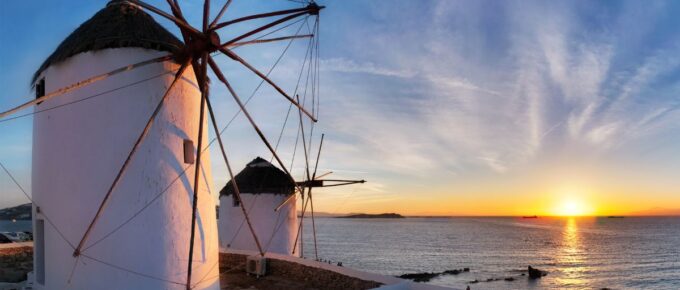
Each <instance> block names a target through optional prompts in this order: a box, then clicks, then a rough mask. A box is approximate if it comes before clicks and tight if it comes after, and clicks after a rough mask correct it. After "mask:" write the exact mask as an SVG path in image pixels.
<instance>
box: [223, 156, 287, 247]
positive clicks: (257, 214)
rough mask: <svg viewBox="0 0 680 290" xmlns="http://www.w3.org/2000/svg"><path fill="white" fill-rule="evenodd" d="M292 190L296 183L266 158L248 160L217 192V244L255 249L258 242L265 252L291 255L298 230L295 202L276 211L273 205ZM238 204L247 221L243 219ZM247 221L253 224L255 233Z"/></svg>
mask: <svg viewBox="0 0 680 290" xmlns="http://www.w3.org/2000/svg"><path fill="white" fill-rule="evenodd" d="M234 181H235V182H236V184H237V185H238V189H239V190H240V199H239V197H238V195H237V194H236V192H235V190H234ZM294 191H295V184H294V183H293V182H292V181H291V180H290V178H289V177H288V175H286V174H285V173H284V172H283V171H281V170H280V169H278V168H276V167H275V166H274V165H273V164H271V163H269V162H268V161H267V160H264V159H262V158H260V157H257V158H255V159H254V160H253V161H251V162H250V163H248V165H246V168H244V169H243V170H242V171H241V172H239V173H238V174H237V175H236V176H235V177H234V179H233V180H230V181H229V182H228V183H227V185H226V186H224V188H223V189H222V190H221V191H220V209H219V216H220V220H219V236H220V247H222V248H230V249H239V250H251V251H257V250H259V249H258V244H260V246H262V247H263V250H264V251H267V252H273V253H279V254H284V255H291V253H292V252H293V249H294V245H295V235H296V233H297V222H298V218H297V212H296V207H295V204H296V203H295V202H288V203H286V204H285V205H284V206H283V207H282V208H281V209H280V210H279V211H278V212H276V213H275V212H274V208H275V207H276V206H278V205H279V204H281V203H282V202H284V201H285V200H286V199H288V198H289V197H291V195H293V194H294ZM293 198H295V197H294V196H293ZM241 203H243V204H242V205H243V208H244V209H245V211H246V212H247V214H248V217H249V218H250V221H246V216H245V215H244V212H243V211H242V208H241ZM246 223H252V224H251V225H252V229H253V230H254V233H255V235H253V234H252V233H251V232H249V228H248V227H247V226H249V225H247V224H246ZM255 236H257V238H256V237H255ZM256 239H257V241H256Z"/></svg>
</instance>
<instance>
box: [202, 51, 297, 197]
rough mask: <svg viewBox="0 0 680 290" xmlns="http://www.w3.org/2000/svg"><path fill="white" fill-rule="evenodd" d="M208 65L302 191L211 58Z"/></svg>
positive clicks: (282, 168) (282, 167) (291, 179)
mask: <svg viewBox="0 0 680 290" xmlns="http://www.w3.org/2000/svg"><path fill="white" fill-rule="evenodd" d="M208 63H209V64H210V67H211V68H212V70H213V72H214V73H215V75H216V76H217V78H218V79H219V80H220V81H221V82H222V83H224V85H225V86H226V87H227V90H229V93H230V94H231V95H232V97H234V100H235V101H236V103H237V104H238V105H239V107H240V108H241V111H243V115H245V116H246V118H247V119H248V121H249V122H250V124H251V125H252V126H253V129H255V132H257V134H258V136H260V139H261V140H262V142H263V143H264V144H265V145H266V146H267V148H268V149H269V151H270V152H271V153H272V155H274V159H276V162H277V163H278V164H279V166H281V170H283V172H285V173H286V175H287V176H288V178H289V179H290V181H291V183H292V184H293V185H295V187H296V188H297V189H298V190H299V191H302V189H301V188H300V187H299V186H297V184H296V183H295V179H294V178H293V176H292V175H291V174H290V171H288V169H287V168H286V166H285V165H284V164H283V161H281V158H279V155H278V154H277V153H276V150H274V148H273V147H272V145H271V144H270V143H269V140H267V137H265V136H264V133H262V131H261V130H260V127H258V126H257V124H256V123H255V120H253V117H252V116H250V113H248V110H246V106H245V105H244V104H243V102H242V101H241V99H240V98H239V97H238V95H237V94H236V91H234V89H233V88H232V87H231V84H229V82H228V81H227V79H226V78H225V77H224V74H222V71H221V70H220V68H219V67H218V66H217V64H216V63H215V61H214V60H213V59H212V58H211V57H208Z"/></svg>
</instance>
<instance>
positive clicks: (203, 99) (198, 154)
mask: <svg viewBox="0 0 680 290" xmlns="http://www.w3.org/2000/svg"><path fill="white" fill-rule="evenodd" d="M207 59H208V53H204V54H203V56H202V57H201V61H202V63H201V68H200V69H201V76H202V78H201V79H200V85H199V88H200V89H201V107H200V114H199V117H198V141H196V142H197V143H198V145H197V146H196V163H195V165H194V166H195V167H194V168H195V170H194V199H193V203H192V210H191V237H190V240H189V265H188V267H187V285H186V286H187V290H190V289H191V272H192V269H193V262H194V239H195V235H196V211H197V209H198V190H199V185H200V184H201V183H200V182H199V180H200V176H201V156H202V154H201V153H202V152H203V150H201V148H203V118H204V117H205V103H206V99H207V97H208V87H207V86H208V82H207V70H208V64H207Z"/></svg>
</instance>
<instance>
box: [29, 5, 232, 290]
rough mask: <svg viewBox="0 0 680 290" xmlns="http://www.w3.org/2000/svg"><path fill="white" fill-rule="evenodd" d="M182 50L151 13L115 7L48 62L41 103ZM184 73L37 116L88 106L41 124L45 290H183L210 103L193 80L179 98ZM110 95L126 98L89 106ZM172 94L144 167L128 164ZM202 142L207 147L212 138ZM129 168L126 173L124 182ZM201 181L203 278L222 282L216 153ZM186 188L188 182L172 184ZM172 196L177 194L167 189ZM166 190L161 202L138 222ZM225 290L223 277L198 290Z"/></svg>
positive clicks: (39, 268) (124, 81) (108, 85)
mask: <svg viewBox="0 0 680 290" xmlns="http://www.w3.org/2000/svg"><path fill="white" fill-rule="evenodd" d="M181 46H182V42H181V41H179V40H178V39H177V38H175V37H174V36H173V35H172V34H171V33H169V32H168V31H167V30H165V29H164V28H163V27H161V26H160V25H159V24H158V23H156V22H155V21H154V20H153V18H152V17H151V16H150V15H148V14H147V13H145V12H144V11H143V10H142V9H141V8H140V7H139V6H137V5H135V4H132V3H130V2H127V1H111V2H110V3H109V4H107V6H106V7H105V8H104V9H102V10H100V11H99V12H98V13H97V14H95V15H94V16H93V17H92V18H91V19H89V20H88V21H86V22H85V23H83V24H82V25H81V26H80V27H78V28H77V29H76V30H75V31H74V32H73V33H72V34H71V35H69V36H68V37H67V38H66V39H65V40H64V41H63V42H62V43H61V44H60V45H59V46H58V48H57V49H56V50H55V51H54V53H52V55H50V56H49V57H48V58H47V59H46V60H45V62H44V63H43V65H42V66H41V67H40V69H39V70H38V71H37V72H36V74H35V86H36V93H37V96H36V97H41V96H42V95H43V94H44V93H45V92H46V91H47V92H51V91H54V90H57V89H59V88H62V87H66V86H68V85H71V84H74V83H78V82H79V81H81V80H83V79H87V78H88V77H90V76H92V75H99V74H102V73H106V72H109V71H112V70H114V69H116V68H118V67H120V66H121V65H125V64H130V63H137V62H140V61H144V60H148V59H153V58H158V57H162V56H163V55H167V54H168V52H174V51H176V50H178V49H179V48H180V47H181ZM178 67H179V65H178V64H176V63H174V62H172V61H165V62H157V63H152V64H149V65H146V66H144V67H140V68H136V69H134V70H130V71H126V72H123V73H121V74H117V75H115V76H111V77H108V78H106V79H103V80H101V81H98V82H96V83H94V84H91V85H89V86H87V87H83V88H81V89H79V90H75V91H73V92H70V93H68V94H66V95H63V96H61V97H59V98H54V99H50V100H46V101H44V102H41V103H40V104H38V105H37V107H36V110H41V109H43V108H52V107H57V106H59V105H62V104H66V103H70V102H73V101H78V100H83V101H82V102H80V103H76V104H72V105H69V106H65V107H63V108H61V109H59V110H51V111H47V112H44V113H41V114H38V115H36V116H35V118H34V123H33V124H34V134H33V178H32V180H33V185H32V188H33V192H34V194H33V197H34V201H35V204H38V205H40V207H37V208H35V215H34V216H35V217H36V218H35V221H34V223H35V224H34V229H35V232H36V242H35V261H34V262H35V264H34V265H35V266H34V269H35V274H36V288H37V289H183V287H184V286H183V281H184V280H185V279H186V271H187V267H186V264H187V261H188V256H187V254H188V251H187V249H189V247H190V246H189V241H190V233H191V227H192V225H191V224H190V220H189V219H188V217H189V216H191V212H192V196H193V183H194V181H193V180H194V170H193V167H194V165H195V160H193V156H194V154H195V150H196V145H194V144H198V143H199V142H198V140H197V136H199V133H198V131H199V124H198V123H199V122H198V120H199V119H200V118H199V111H200V104H201V102H200V99H201V92H200V91H199V89H198V86H197V82H196V78H195V77H194V76H193V74H185V75H184V76H183V77H182V79H180V80H179V81H177V82H176V84H174V88H173V89H172V90H168V87H170V86H172V82H173V75H175V72H176V71H177V70H178ZM140 80H146V81H144V82H140ZM109 90H114V91H111V92H109V93H107V95H106V96H103V97H99V98H96V99H92V100H84V98H86V97H87V96H91V95H93V94H95V93H98V92H103V91H109ZM166 91H167V92H168V93H167V94H168V96H167V97H166V99H165V102H164V104H163V106H162V108H160V110H159V112H158V114H157V115H156V118H155V119H154V121H153V126H150V127H149V128H148V132H147V133H146V136H145V138H144V141H143V142H141V143H139V145H138V147H137V148H136V150H135V151H136V155H135V156H134V158H131V159H129V160H128V161H126V157H127V156H128V153H129V152H130V150H131V148H134V146H136V145H135V143H136V142H138V141H137V138H138V136H139V134H140V133H141V132H142V130H143V129H145V127H144V125H145V123H147V121H148V119H149V116H150V115H151V114H152V112H154V109H155V108H156V106H157V104H158V103H159V102H160V101H161V99H162V98H163V97H164V92H166ZM205 121H206V120H205V117H204V120H203V122H205ZM207 128H208V127H206V126H203V130H204V131H207ZM202 138H203V139H204V141H203V142H204V143H203V144H205V143H206V142H207V141H206V140H205V139H207V133H204V134H202ZM185 151H186V152H187V153H189V154H186V156H185ZM124 164H125V165H124ZM121 167H126V169H125V172H124V173H123V174H122V175H120V176H119V177H116V176H117V173H118V172H119V170H120V169H121ZM187 168H189V170H187ZM185 170H186V172H185ZM199 175H200V176H199V178H198V180H200V182H201V183H202V184H201V185H200V187H199V191H198V195H199V199H198V200H199V203H198V206H197V218H196V236H197V237H198V238H197V239H196V242H195V248H196V249H195V254H194V257H193V260H194V263H193V273H194V275H195V276H196V277H213V276H216V275H218V267H213V266H214V265H215V264H216V263H217V261H218V253H217V249H218V245H217V232H216V230H217V227H216V220H215V204H214V198H213V197H211V195H212V192H213V189H212V176H211V173H210V158H209V156H208V154H207V152H206V153H204V154H203V156H202V160H201V170H200V171H199ZM178 176H180V177H179V178H180V181H181V182H175V183H172V181H173V180H174V179H176V178H178ZM114 177H116V181H114ZM112 182H114V186H112V185H111V184H112ZM168 184H172V186H170V187H169V188H167V189H166V188H164V186H166V185H168ZM110 188H113V190H109V189H110ZM107 190H109V192H108V193H109V194H111V195H110V196H111V197H110V198H108V199H107V197H106V194H107ZM163 190H165V193H164V194H163V195H162V196H161V197H159V198H158V200H157V201H156V202H154V203H153V204H151V205H150V206H149V208H147V209H146V210H144V211H143V212H141V213H139V217H137V218H136V219H134V220H133V221H128V218H129V217H131V216H133V215H134V214H135V213H136V212H137V211H138V210H139V209H140V208H142V207H143V206H144V205H145V204H146V203H147V202H149V201H150V200H152V199H154V198H155V197H156V196H157V195H158V194H159V193H160V192H163ZM102 200H106V202H104V203H102ZM104 205H105V207H104ZM98 209H100V210H99V211H98ZM46 216H48V217H49V219H50V220H45V217H46ZM184 217H187V218H184ZM93 218H94V220H96V221H97V222H96V223H95V222H94V220H93ZM97 218H98V219H97ZM48 223H52V224H55V225H58V228H55V227H52V226H50V225H49V224H48ZM119 227H120V228H119ZM69 244H70V245H69ZM76 245H78V250H77V253H74V251H73V248H72V247H73V246H76ZM96 261H104V262H105V263H99V262H96ZM211 267H212V268H211ZM135 273H137V274H139V273H142V274H143V275H145V276H148V277H144V276H143V275H136V274H135ZM196 281H198V280H196ZM173 284H179V285H174V286H173ZM173 287H174V288H173ZM218 288H219V281H218V279H217V278H214V277H213V278H211V280H209V281H203V282H202V284H200V285H197V287H196V288H194V289H218Z"/></svg>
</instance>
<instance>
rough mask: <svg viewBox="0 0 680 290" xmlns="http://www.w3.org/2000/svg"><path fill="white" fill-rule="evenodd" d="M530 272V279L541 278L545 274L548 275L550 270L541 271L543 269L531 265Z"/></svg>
mask: <svg viewBox="0 0 680 290" xmlns="http://www.w3.org/2000/svg"><path fill="white" fill-rule="evenodd" d="M528 272H529V279H539V278H541V277H543V276H545V275H548V272H545V271H541V270H539V269H536V268H533V267H531V266H529V268H528Z"/></svg>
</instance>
